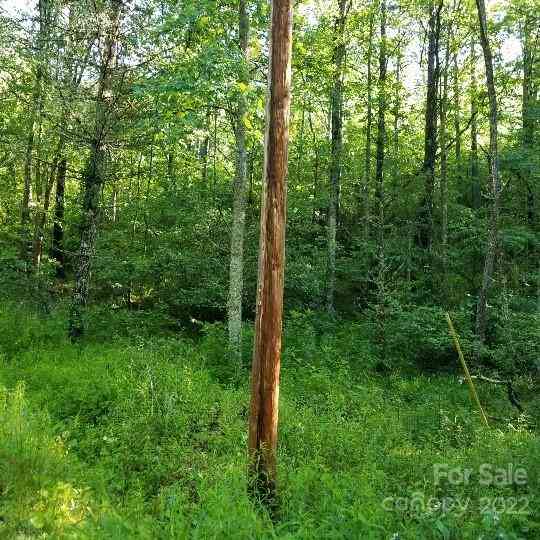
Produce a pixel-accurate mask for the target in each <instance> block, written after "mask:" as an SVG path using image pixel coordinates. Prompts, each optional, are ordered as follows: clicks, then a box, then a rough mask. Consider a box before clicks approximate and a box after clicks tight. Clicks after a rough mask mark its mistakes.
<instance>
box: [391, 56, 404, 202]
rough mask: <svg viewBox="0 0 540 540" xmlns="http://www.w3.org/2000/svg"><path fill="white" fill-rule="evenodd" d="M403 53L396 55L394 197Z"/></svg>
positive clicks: (395, 193)
mask: <svg viewBox="0 0 540 540" xmlns="http://www.w3.org/2000/svg"><path fill="white" fill-rule="evenodd" d="M401 58H402V57H401V53H400V52H398V54H397V57H396V72H395V73H396V90H395V94H394V111H393V114H394V133H393V152H394V156H393V171H392V184H393V185H392V199H393V200H395V199H396V197H397V189H398V179H399V118H400V114H401V96H400V92H401Z"/></svg>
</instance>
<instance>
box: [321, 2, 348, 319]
mask: <svg viewBox="0 0 540 540" xmlns="http://www.w3.org/2000/svg"><path fill="white" fill-rule="evenodd" d="M349 6H350V4H349V0H338V10H339V13H338V16H337V17H336V22H335V35H334V36H335V40H336V45H335V47H334V80H333V87H332V101H331V155H330V197H329V204H328V223H327V235H328V254H327V256H328V262H327V275H326V309H327V311H328V312H329V313H333V312H334V309H335V306H334V295H335V288H336V234H337V224H338V214H339V192H340V181H341V166H342V163H341V161H342V153H343V64H344V60H345V52H346V47H345V41H344V39H345V35H344V34H345V23H346V19H347V12H348V9H349Z"/></svg>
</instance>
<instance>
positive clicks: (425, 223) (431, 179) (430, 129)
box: [418, 0, 443, 249]
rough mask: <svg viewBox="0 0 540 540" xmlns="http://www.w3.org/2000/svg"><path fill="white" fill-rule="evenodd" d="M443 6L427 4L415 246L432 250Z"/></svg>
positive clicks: (440, 3) (433, 3)
mask: <svg viewBox="0 0 540 540" xmlns="http://www.w3.org/2000/svg"><path fill="white" fill-rule="evenodd" d="M442 8H443V2H442V0H440V1H439V2H438V4H437V5H435V2H434V0H430V2H429V19H428V51H427V94H426V110H425V114H424V119H425V127H424V161H423V163H422V175H423V177H424V196H423V198H422V203H421V208H420V212H419V231H418V244H419V245H420V246H421V247H422V248H425V249H431V244H432V242H433V194H434V191H435V162H436V158H437V96H438V90H439V41H440V34H441V11H442Z"/></svg>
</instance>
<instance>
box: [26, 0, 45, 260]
mask: <svg viewBox="0 0 540 540" xmlns="http://www.w3.org/2000/svg"><path fill="white" fill-rule="evenodd" d="M49 8H50V6H49V1H48V0H39V1H38V11H39V27H38V34H37V43H36V49H37V50H36V71H35V80H34V88H33V90H32V98H31V105H30V113H29V117H28V135H27V140H26V152H25V159H24V188H23V197H22V205H21V240H22V249H21V257H22V259H23V260H24V261H26V263H27V264H28V263H29V262H31V259H32V235H31V231H30V202H31V199H32V169H33V153H34V148H35V146H36V144H35V138H36V124H37V125H38V126H41V114H42V108H43V107H42V100H43V79H44V75H45V55H46V54H45V50H46V40H47V34H48V29H49V24H48V23H49V17H50V13H49ZM38 157H39V156H38ZM37 163H38V164H39V161H38V162H37ZM38 171H39V165H36V176H39V172H38ZM37 184H38V186H37V187H38V190H39V187H40V186H39V184H40V182H37Z"/></svg>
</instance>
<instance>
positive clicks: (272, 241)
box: [248, 0, 292, 508]
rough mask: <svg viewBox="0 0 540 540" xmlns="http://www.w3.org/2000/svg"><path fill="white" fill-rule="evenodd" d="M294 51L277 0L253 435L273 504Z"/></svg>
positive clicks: (254, 472) (285, 3)
mask: <svg viewBox="0 0 540 540" xmlns="http://www.w3.org/2000/svg"><path fill="white" fill-rule="evenodd" d="M291 53H292V0H273V2H272V10H271V37H270V67H269V74H268V80H269V88H268V98H267V112H266V136H265V139H266V143H265V159H264V181H263V199H262V208H261V233H260V247H259V277H258V285H257V310H256V317H255V338H254V347H253V366H252V374H251V405H250V419H249V440H248V449H249V458H250V489H251V492H252V493H253V494H254V495H255V496H257V497H260V498H261V499H262V500H263V501H264V502H265V503H266V504H267V505H268V506H269V507H270V508H275V504H276V448H277V436H278V400H279V370H280V358H281V324H282V315H283V279H284V266H285V221H286V189H287V188H286V178H287V154H288V139H289V109H290V99H291V95H290V87H291Z"/></svg>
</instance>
